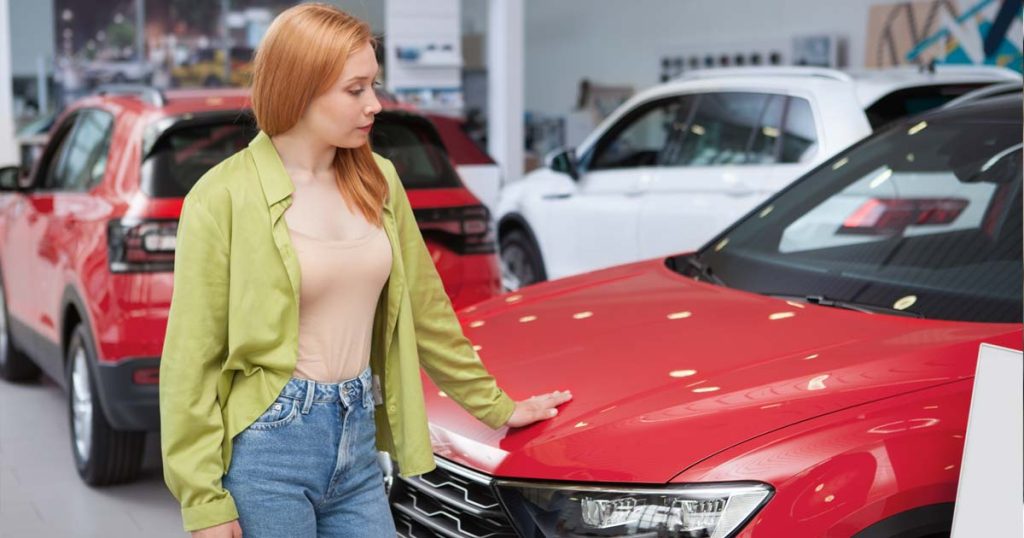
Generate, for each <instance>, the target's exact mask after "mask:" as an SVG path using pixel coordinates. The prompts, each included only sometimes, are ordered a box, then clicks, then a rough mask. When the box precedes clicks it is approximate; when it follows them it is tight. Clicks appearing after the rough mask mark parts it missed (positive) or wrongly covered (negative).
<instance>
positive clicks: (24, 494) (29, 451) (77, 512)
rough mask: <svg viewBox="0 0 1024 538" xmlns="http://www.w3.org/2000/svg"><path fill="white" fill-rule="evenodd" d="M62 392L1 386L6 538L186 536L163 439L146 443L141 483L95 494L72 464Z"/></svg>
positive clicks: (1, 527) (0, 488) (1, 523)
mask: <svg viewBox="0 0 1024 538" xmlns="http://www.w3.org/2000/svg"><path fill="white" fill-rule="evenodd" d="M65 401H66V400H65V396H64V393H63V391H62V390H61V389H60V388H59V387H57V386H56V385H55V384H54V383H53V382H52V381H49V380H45V378H44V381H41V382H39V383H34V384H28V385H21V384H11V383H7V382H5V381H0V538H51V537H52V538H60V537H74V538H78V537H82V538H94V537H95V538H100V537H103V538H121V537H135V536H145V537H146V538H164V537H175V538H181V537H183V536H187V534H186V533H185V532H184V531H183V530H182V528H181V517H180V515H179V511H178V504H177V501H175V500H174V497H172V496H171V494H170V492H168V491H167V489H166V488H165V487H164V483H163V478H162V476H161V468H160V440H159V437H158V436H157V435H156V434H152V435H150V436H149V437H148V438H147V439H146V443H147V444H146V457H145V460H144V461H145V463H144V465H143V473H142V476H141V477H140V479H139V480H138V481H137V482H135V483H132V484H128V485H121V486H114V487H107V488H101V489H93V488H90V487H88V486H86V485H85V484H84V483H82V481H81V480H79V478H78V474H77V473H76V472H75V469H74V463H73V462H72V460H71V446H70V439H69V433H68V424H67V420H68V418H67V411H66V409H65V405H66V404H65Z"/></svg>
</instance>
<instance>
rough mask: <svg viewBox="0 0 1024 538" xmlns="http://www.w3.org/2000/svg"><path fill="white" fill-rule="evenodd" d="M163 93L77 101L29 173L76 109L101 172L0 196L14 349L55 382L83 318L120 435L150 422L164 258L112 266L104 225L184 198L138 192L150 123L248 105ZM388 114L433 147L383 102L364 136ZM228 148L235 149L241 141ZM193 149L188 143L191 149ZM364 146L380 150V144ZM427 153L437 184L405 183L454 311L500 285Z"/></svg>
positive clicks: (1, 267) (484, 234)
mask: <svg viewBox="0 0 1024 538" xmlns="http://www.w3.org/2000/svg"><path fill="white" fill-rule="evenodd" d="M145 95H146V94H143V96H145ZM167 97H168V98H167V99H166V101H156V102H154V101H152V100H151V99H148V98H142V97H140V96H139V95H124V94H116V93H111V94H107V95H100V96H93V97H88V98H85V99H83V100H80V101H78V102H76V103H75V104H74V105H73V106H72V107H70V108H69V109H68V110H67V111H66V112H64V113H63V114H62V116H61V117H60V118H59V119H58V121H57V122H56V123H55V127H54V128H53V130H52V131H51V142H50V144H49V146H48V147H47V148H46V150H44V152H43V155H42V156H41V158H40V159H39V162H37V166H36V172H35V173H36V174H44V173H46V169H47V166H48V164H47V163H48V162H50V161H51V160H52V159H51V157H52V155H53V154H54V153H55V152H56V151H58V150H57V149H56V148H58V147H59V146H60V145H61V144H62V143H63V142H62V140H66V139H67V138H62V137H63V136H64V134H63V133H64V132H65V131H67V130H68V129H69V127H66V126H67V125H69V122H71V121H73V119H74V117H76V114H77V113H78V112H79V111H91V110H98V111H102V112H103V113H104V114H105V116H104V117H110V118H112V122H113V124H112V125H113V127H112V131H111V133H112V134H111V139H110V142H109V150H108V151H107V152H106V154H105V157H104V159H105V165H106V166H105V170H104V171H103V172H102V178H94V181H95V185H94V186H91V187H90V188H88V189H86V190H80V191H78V192H71V191H67V190H59V191H58V190H43V189H39V188H33V189H31V190H27V191H11V190H10V189H8V192H5V193H4V194H3V195H2V196H0V271H2V277H3V283H4V287H3V290H4V292H5V299H6V310H7V314H8V316H7V319H8V320H9V325H10V334H11V341H12V342H13V345H14V348H16V349H18V350H20V351H22V352H24V353H23V354H24V355H28V356H29V357H31V359H32V360H33V361H34V362H35V363H36V365H38V366H39V367H41V368H42V370H44V371H45V372H46V373H47V374H48V375H49V376H50V377H52V378H54V379H55V380H57V381H58V382H59V383H61V384H65V383H66V378H67V375H68V374H67V370H66V368H67V367H66V362H67V361H66V357H67V352H68V345H69V341H70V339H71V336H72V332H73V331H74V329H75V327H76V326H78V325H79V324H84V326H85V327H86V330H87V333H88V334H89V335H90V339H91V345H92V347H93V348H94V352H95V364H91V365H90V369H91V371H92V375H93V377H94V378H95V382H96V384H97V387H96V391H95V392H97V393H98V394H99V398H100V401H101V402H102V408H103V412H104V414H105V417H106V418H107V420H108V422H109V423H110V425H111V426H112V427H113V428H114V429H115V430H119V431H156V430H158V429H159V421H158V418H159V417H158V406H157V382H158V379H157V374H158V359H159V357H160V355H161V350H162V345H163V340H164V333H165V328H166V321H167V313H168V308H169V305H170V300H171V290H172V272H171V265H170V264H169V261H173V254H172V255H171V257H170V258H167V257H164V258H162V259H161V262H162V264H163V265H162V266H161V268H160V269H158V270H152V268H149V269H147V268H145V267H143V268H141V269H137V270H134V269H129V270H116V269H114V267H113V265H114V262H113V260H112V258H111V256H112V252H113V249H115V246H114V243H115V242H116V241H117V240H115V239H114V237H113V235H112V234H113V232H112V230H113V227H114V223H115V222H116V223H119V224H118V225H119V226H120V225H121V224H120V223H128V224H124V226H129V224H131V223H139V222H149V223H156V224H160V225H170V226H173V225H174V224H175V223H176V221H177V218H178V216H179V214H180V211H181V206H182V200H183V198H182V197H181V196H170V197H159V196H150V195H147V194H146V193H145V192H143V191H144V189H142V188H140V183H141V181H142V180H141V179H140V177H141V176H142V172H140V171H141V170H142V169H143V167H144V162H143V161H144V159H143V155H144V153H145V150H146V144H147V143H150V142H151V140H150V139H151V138H152V136H151V133H150V131H149V130H150V129H152V128H154V126H157V127H161V126H163V127H166V126H167V125H170V124H173V123H174V122H175V121H179V120H183V119H186V120H187V119H189V118H198V117H203V115H209V114H221V115H226V116H228V117H230V116H231V115H235V116H237V115H238V114H240V113H241V112H242V111H244V110H245V109H246V108H247V107H248V95H247V93H246V92H242V91H236V90H197V91H177V92H172V93H169V94H168V96H167ZM83 113H84V112H83ZM388 114H391V116H388ZM385 117H387V118H390V119H388V120H386V121H385V119H386V118H385ZM389 121H393V122H401V121H408V122H419V123H417V124H416V125H417V128H416V130H415V133H414V134H415V135H416V136H418V137H419V138H416V137H414V136H412V135H410V136H409V137H408V138H407V140H411V141H412V142H406V143H408V144H416V143H423V144H432V146H431V148H434V147H435V146H439V147H443V146H440V141H439V139H438V135H437V134H436V133H434V132H432V131H431V130H430V129H429V128H426V127H423V124H426V125H429V124H428V123H426V122H427V120H425V119H423V118H422V116H419V115H417V114H415V113H414V112H410V111H404V110H403V111H388V110H387V109H385V111H384V112H383V113H382V114H381V116H379V117H378V125H377V126H375V128H374V129H375V132H376V131H377V130H378V129H384V128H386V125H387V124H388V122H389ZM410 132H412V131H410ZM233 143H235V144H236V145H239V146H241V147H244V143H245V141H244V140H242V141H233ZM204 144H205V142H204V141H202V140H200V141H199V142H196V143H195V144H194V146H196V148H198V149H196V151H200V152H201V151H202V150H203V149H202V147H201V146H203V145H204ZM237 149H241V148H240V147H238V148H237ZM375 149H376V150H377V151H379V152H382V153H385V155H388V154H389V153H388V151H387V150H388V148H386V147H385V148H380V147H375ZM182 151H184V152H188V151H192V149H191V148H189V149H185V150H182ZM432 151H434V150H433V149H432ZM431 155H432V157H433V158H435V159H443V161H444V162H443V163H439V164H438V166H442V165H443V166H442V168H443V167H448V168H447V169H446V170H447V171H446V172H445V173H446V174H448V175H447V176H446V177H447V179H446V181H447V183H445V184H444V185H443V187H442V188H423V187H424V185H422V184H421V185H418V186H408V190H407V192H408V196H409V200H410V204H411V206H412V208H413V210H414V212H415V213H416V214H417V219H418V220H419V221H420V222H421V225H422V228H423V233H424V237H425V239H426V242H427V246H428V248H429V250H430V253H431V255H432V257H433V260H434V262H435V264H436V267H437V269H438V271H439V273H440V275H441V278H442V280H443V282H444V286H445V289H446V291H447V292H448V294H449V297H450V298H451V300H452V302H453V304H454V305H455V306H456V307H462V306H466V305H469V304H472V303H475V302H477V301H480V300H483V299H486V298H489V297H492V296H494V295H496V294H497V293H499V292H500V277H499V270H498V263H497V256H496V253H495V252H496V251H495V246H494V244H493V239H492V238H490V237H489V217H488V216H487V213H486V209H484V208H483V206H481V205H480V203H479V201H477V199H476V198H475V197H474V196H473V195H472V194H471V193H470V192H469V190H467V189H466V188H465V187H464V186H462V185H461V183H459V181H458V178H457V176H455V172H454V171H453V170H451V164H450V162H449V161H448V158H447V157H446V156H445V154H444V153H443V149H441V150H437V151H435V152H434V153H432V154H431ZM396 166H397V167H398V168H399V169H400V170H401V168H402V166H403V163H401V162H398V161H396ZM97 169H99V168H97ZM40 170H43V171H42V172H40ZM200 173H201V171H200ZM194 179H195V178H193V181H194ZM464 214H465V215H469V214H471V216H472V218H473V219H475V220H473V222H472V224H473V226H474V230H475V231H474V232H473V233H475V234H476V235H477V236H478V237H479V239H480V241H479V242H478V244H475V245H474V248H473V249H468V251H467V249H461V248H459V243H460V239H459V237H460V236H462V235H463V234H465V232H466V229H467V227H468V226H469V225H468V224H467V222H469V221H468V220H466V219H469V218H470V217H467V216H463V215H464ZM460 219H462V220H460ZM170 229H171V233H172V234H173V228H170ZM453 244H454V245H455V246H453ZM118 248H119V247H118Z"/></svg>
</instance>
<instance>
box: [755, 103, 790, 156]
mask: <svg viewBox="0 0 1024 538" xmlns="http://www.w3.org/2000/svg"><path fill="white" fill-rule="evenodd" d="M785 106H786V97H785V96H783V95H769V96H768V98H767V99H766V100H765V103H764V107H763V108H762V109H761V113H760V120H759V122H758V123H759V124H760V126H761V127H760V128H759V129H756V130H755V131H754V132H753V133H752V137H753V139H752V141H751V144H750V151H749V152H748V154H747V160H746V161H745V163H746V164H774V163H775V162H776V161H777V160H778V158H777V155H778V148H779V140H780V139H781V138H782V112H783V109H784V108H785Z"/></svg>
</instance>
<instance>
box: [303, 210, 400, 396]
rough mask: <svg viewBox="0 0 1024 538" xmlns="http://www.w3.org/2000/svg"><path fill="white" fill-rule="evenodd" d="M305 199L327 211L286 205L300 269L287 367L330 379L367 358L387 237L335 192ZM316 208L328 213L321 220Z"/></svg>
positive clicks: (352, 373)
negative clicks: (295, 342) (295, 334)
mask: <svg viewBox="0 0 1024 538" xmlns="http://www.w3.org/2000/svg"><path fill="white" fill-rule="evenodd" d="M332 198H333V200H332ZM335 202H336V203H335ZM309 205H312V206H318V205H319V206H323V205H330V206H332V207H331V209H332V211H331V212H330V213H323V212H319V211H315V210H314V211H299V212H295V211H294V209H295V207H294V205H293V207H292V208H291V210H292V211H289V213H290V214H289V215H288V217H289V218H288V221H287V222H288V226H289V231H290V232H291V238H292V244H293V246H294V248H295V252H296V254H297V256H298V259H299V272H300V275H301V278H300V282H301V289H300V290H299V355H298V362H297V364H296V367H295V372H294V373H293V374H292V375H293V376H294V377H297V378H300V379H312V380H314V381H319V382H321V383H338V382H341V381H344V380H346V379H352V378H354V377H357V376H358V375H359V374H360V372H362V371H363V370H364V369H365V368H366V367H367V366H368V365H369V363H370V339H371V337H372V332H373V317H374V314H375V311H376V308H377V300H378V299H379V298H380V293H381V291H382V290H383V288H384V284H385V283H386V282H387V279H388V275H389V274H390V273H391V254H392V253H391V243H390V242H389V241H388V237H387V234H386V233H385V232H384V229H383V228H378V227H376V226H374V225H372V224H370V223H369V222H368V221H367V220H366V219H365V218H364V217H363V216H362V214H361V213H358V212H356V213H353V212H352V211H351V210H350V209H349V208H348V207H347V206H346V205H345V203H344V200H343V199H342V198H341V196H340V195H339V194H338V193H335V195H334V196H328V197H327V198H326V199H325V198H320V199H319V200H315V201H312V202H311V203H310V204H309ZM306 209H311V210H312V209H317V208H315V207H307V208H306ZM324 214H329V215H330V217H329V219H327V226H325V225H324V224H325V223H324V221H323V220H320V221H319V222H313V221H312V220H311V219H315V218H316V215H324ZM293 226H294V228H293ZM303 229H305V230H309V229H314V230H316V229H319V230H321V233H324V234H325V235H327V234H330V235H331V236H333V237H338V236H340V237H346V238H344V239H336V238H333V237H332V238H329V239H328V238H324V237H322V236H320V235H317V234H314V233H313V232H310V231H307V232H303V231H300V230H303ZM323 230H332V232H326V233H325V232H323Z"/></svg>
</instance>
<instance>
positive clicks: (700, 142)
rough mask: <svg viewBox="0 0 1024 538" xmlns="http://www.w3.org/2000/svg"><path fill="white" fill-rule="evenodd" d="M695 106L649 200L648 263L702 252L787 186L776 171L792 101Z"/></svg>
mask: <svg viewBox="0 0 1024 538" xmlns="http://www.w3.org/2000/svg"><path fill="white" fill-rule="evenodd" d="M692 99H693V100H694V105H693V107H694V111H693V113H692V114H691V116H690V119H689V121H688V122H687V124H686V125H685V128H684V131H683V133H681V135H680V136H679V137H677V139H676V143H675V144H674V146H673V147H672V148H669V149H668V150H666V152H665V155H663V157H662V159H663V162H664V165H665V166H664V167H662V168H661V170H660V172H659V173H658V174H657V175H655V176H654V177H653V180H652V181H651V183H650V185H649V186H648V192H647V193H646V195H645V196H644V200H643V204H642V206H641V211H640V219H639V224H638V236H637V245H638V246H639V249H640V256H641V257H642V258H652V257H659V256H665V255H668V254H672V253H679V252H683V251H687V250H693V249H696V248H698V247H700V246H701V245H703V244H704V243H705V242H707V241H708V240H710V238H711V237H713V236H714V235H715V234H716V233H718V232H719V231H721V230H722V229H724V228H725V227H727V226H729V225H730V224H732V223H733V222H734V221H735V220H736V219H738V218H739V217H741V216H743V215H745V214H746V213H747V212H749V211H750V210H751V209H753V208H754V207H755V206H757V205H758V204H760V203H761V202H762V201H764V200H765V199H766V198H767V197H769V196H771V195H772V194H774V193H775V192H777V191H778V190H779V189H781V188H782V187H783V186H785V185H786V184H787V183H788V181H787V180H785V179H784V178H781V177H780V176H779V175H778V174H776V170H777V167H778V163H779V161H780V160H781V159H782V153H783V152H784V148H785V147H786V136H785V135H784V122H785V118H786V112H787V106H789V105H790V102H791V99H790V97H789V96H786V95H782V94H777V93H765V92H751V91H734V92H709V93H702V94H695V95H694V96H692ZM796 151H797V150H796V148H795V147H794V148H792V149H791V150H790V152H789V153H795V152H796ZM787 155H788V154H787Z"/></svg>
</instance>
